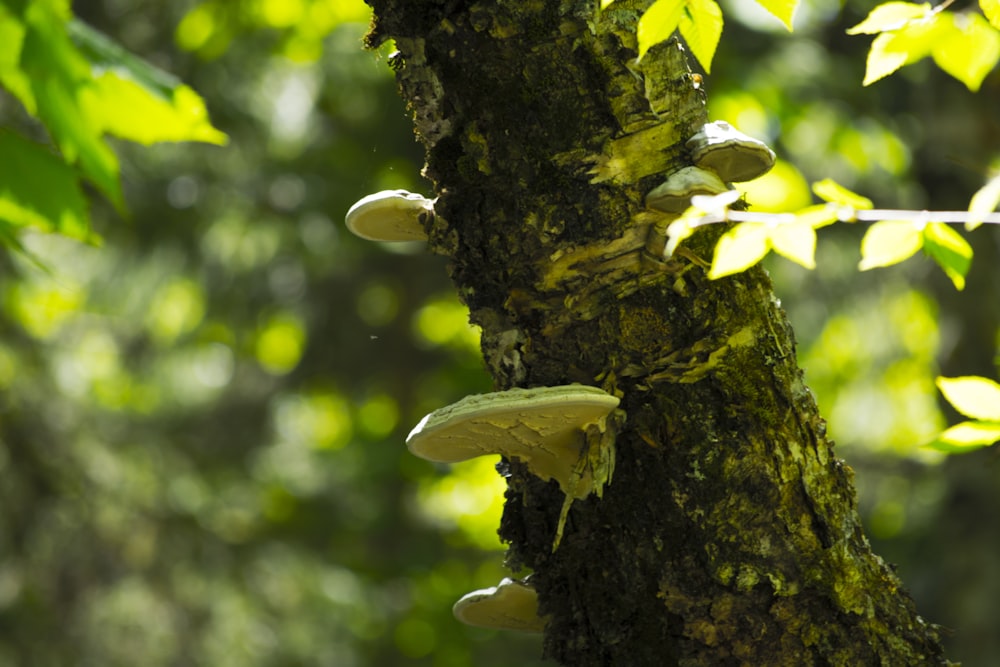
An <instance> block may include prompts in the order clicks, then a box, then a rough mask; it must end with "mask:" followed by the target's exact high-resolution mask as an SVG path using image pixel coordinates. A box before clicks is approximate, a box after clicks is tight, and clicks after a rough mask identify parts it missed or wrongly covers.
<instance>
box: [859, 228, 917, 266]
mask: <svg viewBox="0 0 1000 667" xmlns="http://www.w3.org/2000/svg"><path fill="white" fill-rule="evenodd" d="M921 227H922V225H921V224H919V223H914V222H910V221H908V220H905V221H896V220H892V221H882V222H876V223H875V224H873V225H872V226H871V227H869V228H868V231H867V232H865V236H864V238H863V239H861V262H860V263H859V264H858V269H860V270H861V271H867V270H869V269H874V268H876V267H880V266H892V265H893V264H899V263H900V262H902V261H903V260H906V259H908V258H910V257H912V256H913V255H914V253H916V252H917V251H918V250H920V248H921V247H923V245H924V234H923V229H922V228H921Z"/></svg>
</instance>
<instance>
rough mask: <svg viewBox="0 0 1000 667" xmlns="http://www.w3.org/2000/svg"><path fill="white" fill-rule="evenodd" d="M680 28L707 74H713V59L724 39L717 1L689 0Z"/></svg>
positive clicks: (720, 11)
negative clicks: (720, 40)
mask: <svg viewBox="0 0 1000 667" xmlns="http://www.w3.org/2000/svg"><path fill="white" fill-rule="evenodd" d="M679 27H680V31H681V36H683V37H684V41H685V42H687V45H688V47H689V48H690V49H691V53H693V54H694V57H695V58H697V59H698V62H699V63H701V66H702V67H704V68H705V72H711V71H712V58H713V57H714V56H715V49H716V48H717V47H718V46H719V39H720V38H721V37H722V9H720V8H719V5H718V4H716V2H715V0H688V2H687V6H686V7H685V8H684V12H683V13H682V14H681V20H680V25H679Z"/></svg>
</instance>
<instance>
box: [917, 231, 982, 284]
mask: <svg viewBox="0 0 1000 667" xmlns="http://www.w3.org/2000/svg"><path fill="white" fill-rule="evenodd" d="M924 251H925V252H926V253H927V254H928V255H930V256H931V257H932V258H933V259H934V261H936V262H937V263H938V265H939V266H940V267H941V268H942V269H944V272H945V274H946V275H947V276H948V277H949V278H950V279H951V282H952V283H954V285H955V289H957V290H959V291H961V290H963V289H965V274H967V273H968V272H969V266H971V264H972V246H970V245H969V243H968V241H966V240H965V239H964V238H962V235H961V234H959V233H958V232H956V231H955V230H954V229H952V228H951V227H949V226H948V225H946V224H944V223H941V222H932V223H929V224H928V225H927V226H926V227H924Z"/></svg>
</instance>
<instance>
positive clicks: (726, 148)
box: [686, 120, 775, 183]
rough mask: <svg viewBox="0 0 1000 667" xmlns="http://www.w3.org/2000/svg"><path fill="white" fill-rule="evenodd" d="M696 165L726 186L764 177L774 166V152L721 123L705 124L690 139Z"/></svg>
mask: <svg viewBox="0 0 1000 667" xmlns="http://www.w3.org/2000/svg"><path fill="white" fill-rule="evenodd" d="M686 145H687V147H688V150H690V151H691V159H692V160H693V161H694V163H695V165H697V166H699V167H702V168H704V169H711V170H712V171H714V172H715V173H717V174H718V175H719V178H721V179H722V180H723V181H725V182H727V183H733V182H735V183H742V182H743V181H752V180H753V179H755V178H759V177H760V176H763V175H764V174H766V173H767V172H768V171H770V170H771V167H773V166H774V159H775V156H774V151H772V150H771V149H770V148H768V146H767V144H765V143H764V142H763V141H760V140H759V139H754V138H753V137H749V136H747V135H745V134H743V133H742V132H740V131H739V130H737V129H736V128H735V127H733V126H732V125H730V124H729V123H727V122H725V121H723V120H719V121H716V122H714V123H708V124H707V125H703V126H702V128H701V129H700V130H699V131H698V132H696V133H695V134H694V136H693V137H691V138H690V139H688V140H687V144H686Z"/></svg>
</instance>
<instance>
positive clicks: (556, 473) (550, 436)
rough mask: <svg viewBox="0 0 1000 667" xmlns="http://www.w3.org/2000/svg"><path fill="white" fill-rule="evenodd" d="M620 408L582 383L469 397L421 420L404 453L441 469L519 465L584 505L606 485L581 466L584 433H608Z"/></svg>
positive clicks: (614, 402) (611, 399)
mask: <svg viewBox="0 0 1000 667" xmlns="http://www.w3.org/2000/svg"><path fill="white" fill-rule="evenodd" d="M618 403H619V400H618V398H617V397H615V396H612V395H611V394H609V393H607V392H605V391H603V390H601V389H598V388H597V387H590V386H586V385H580V384H571V385H563V386H558V387H537V388H533V389H509V390H507V391H498V392H493V393H489V394H477V395H473V396H466V397H465V398H463V399H462V400H460V401H458V402H457V403H453V404H452V405H449V406H447V407H444V408H441V409H439V410H435V411H434V412H432V413H430V414H429V415H427V416H426V417H424V418H423V419H422V420H421V421H420V423H419V424H417V425H416V427H415V428H414V429H413V431H411V432H410V435H409V436H408V437H407V438H406V446H407V447H408V448H409V449H410V452H412V453H413V454H414V455H416V456H419V457H420V458H422V459H426V460H428V461H435V462H438V463H457V462H459V461H466V460H468V459H472V458H475V457H477V456H485V455H489V454H500V455H503V456H506V457H508V458H516V459H520V460H521V461H523V462H524V463H525V464H526V465H527V467H528V469H529V470H530V471H531V472H532V473H533V474H534V475H536V476H538V477H540V478H542V479H543V480H549V479H555V480H556V481H557V482H558V483H559V486H560V488H561V489H562V490H563V493H565V494H566V496H567V500H571V499H572V498H577V499H583V498H586V497H587V496H588V495H590V493H591V491H595V490H596V491H598V492H599V491H600V486H601V484H602V483H603V481H606V480H602V479H598V483H597V486H598V488H597V489H595V488H594V487H595V483H594V479H593V472H594V471H593V470H592V469H591V467H590V466H587V465H582V464H585V463H587V462H586V461H582V455H583V454H584V445H585V443H586V441H587V436H586V433H587V428H588V426H591V425H596V426H598V427H599V429H600V430H601V431H602V432H603V431H604V424H605V420H606V419H607V418H608V416H609V415H610V414H611V413H612V411H614V410H615V408H617V407H618ZM587 455H588V456H590V455H591V453H590V452H588V453H587ZM612 465H613V454H612ZM599 477H605V478H608V477H610V475H599Z"/></svg>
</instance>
